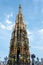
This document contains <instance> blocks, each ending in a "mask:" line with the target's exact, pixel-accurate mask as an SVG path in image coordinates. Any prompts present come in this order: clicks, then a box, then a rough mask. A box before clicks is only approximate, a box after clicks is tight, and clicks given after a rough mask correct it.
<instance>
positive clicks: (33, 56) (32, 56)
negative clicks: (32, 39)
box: [31, 54, 35, 65]
mask: <svg viewBox="0 0 43 65" xmlns="http://www.w3.org/2000/svg"><path fill="white" fill-rule="evenodd" d="M31 58H32V65H34V58H35V55H34V54H32V55H31Z"/></svg>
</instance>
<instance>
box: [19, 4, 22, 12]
mask: <svg viewBox="0 0 43 65" xmlns="http://www.w3.org/2000/svg"><path fill="white" fill-rule="evenodd" d="M21 9H22V8H21V5H19V13H21Z"/></svg>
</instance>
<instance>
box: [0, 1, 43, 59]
mask: <svg viewBox="0 0 43 65" xmlns="http://www.w3.org/2000/svg"><path fill="white" fill-rule="evenodd" d="M19 4H21V6H22V13H23V17H24V23H25V24H26V29H27V34H28V38H29V43H30V46H31V47H30V54H32V53H34V54H35V55H36V57H39V59H41V58H43V0H0V57H1V58H0V60H3V58H4V57H5V56H8V54H9V47H10V39H11V33H12V31H13V25H14V24H15V20H16V16H17V13H18V7H19Z"/></svg>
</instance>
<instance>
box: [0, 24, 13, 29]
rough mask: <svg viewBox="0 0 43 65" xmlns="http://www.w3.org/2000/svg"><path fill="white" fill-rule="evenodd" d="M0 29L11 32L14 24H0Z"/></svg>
mask: <svg viewBox="0 0 43 65" xmlns="http://www.w3.org/2000/svg"><path fill="white" fill-rule="evenodd" d="M0 28H1V29H4V30H12V29H13V28H14V24H11V25H7V26H6V25H4V24H2V23H0Z"/></svg>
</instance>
